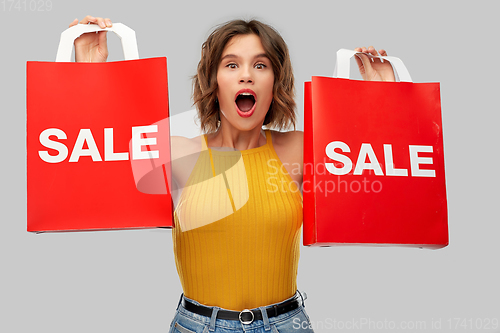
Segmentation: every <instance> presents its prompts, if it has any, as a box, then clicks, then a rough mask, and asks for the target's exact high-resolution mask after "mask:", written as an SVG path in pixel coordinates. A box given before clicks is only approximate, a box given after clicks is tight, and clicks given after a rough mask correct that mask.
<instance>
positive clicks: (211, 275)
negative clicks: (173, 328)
mask: <svg viewBox="0 0 500 333" xmlns="http://www.w3.org/2000/svg"><path fill="white" fill-rule="evenodd" d="M203 139H204V140H202V142H203V150H202V152H201V153H200V155H199V157H198V159H197V161H196V164H195V166H194V169H193V172H192V173H191V175H190V177H189V179H188V182H187V184H186V186H185V188H184V189H183V191H182V194H181V197H180V200H179V203H178V205H177V208H176V210H175V213H174V222H175V227H174V229H173V230H172V238H173V244H174V255H175V263H176V266H177V272H178V274H179V278H180V281H181V284H182V288H183V290H184V295H185V296H186V297H188V298H191V299H194V300H196V301H198V302H200V303H201V304H205V305H208V306H218V307H221V308H224V309H229V310H235V311H241V310H243V309H252V308H256V307H259V306H265V305H269V304H272V303H278V302H281V301H283V300H285V299H287V298H289V297H292V296H293V295H294V293H295V291H296V290H297V283H296V280H297V267H298V261H299V246H300V231H301V226H302V196H301V195H300V192H299V189H298V187H297V185H296V184H295V183H294V182H292V179H291V177H290V176H289V174H288V173H287V171H286V169H285V168H284V166H283V165H282V164H281V162H280V160H279V158H278V155H277V154H276V152H275V151H274V148H273V144H272V139H271V132H270V131H266V139H267V142H266V144H265V145H264V146H261V147H258V148H254V149H248V150H244V151H241V152H234V151H233V152H228V151H219V150H216V149H208V148H207V146H206V138H205V137H204V138H203Z"/></svg>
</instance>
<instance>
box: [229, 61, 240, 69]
mask: <svg viewBox="0 0 500 333" xmlns="http://www.w3.org/2000/svg"><path fill="white" fill-rule="evenodd" d="M226 67H229V68H231V69H235V68H238V65H236V64H235V63H234V62H231V63H229V64H227V65H226Z"/></svg>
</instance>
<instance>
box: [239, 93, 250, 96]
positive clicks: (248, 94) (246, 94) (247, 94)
mask: <svg viewBox="0 0 500 333" xmlns="http://www.w3.org/2000/svg"><path fill="white" fill-rule="evenodd" d="M240 95H243V96H253V95H252V94H250V93H247V92H245V93H241V94H240Z"/></svg>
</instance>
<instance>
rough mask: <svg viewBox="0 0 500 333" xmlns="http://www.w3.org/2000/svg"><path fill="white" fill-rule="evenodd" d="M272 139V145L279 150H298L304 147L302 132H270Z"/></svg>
mask: <svg viewBox="0 0 500 333" xmlns="http://www.w3.org/2000/svg"><path fill="white" fill-rule="evenodd" d="M271 133H272V137H273V145H274V147H275V149H276V148H278V149H280V148H282V149H293V150H295V149H300V150H302V146H303V145H304V132H302V131H288V132H278V131H271Z"/></svg>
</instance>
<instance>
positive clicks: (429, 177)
mask: <svg viewBox="0 0 500 333" xmlns="http://www.w3.org/2000/svg"><path fill="white" fill-rule="evenodd" d="M355 54H356V52H354V51H348V50H340V51H339V52H338V53H337V66H336V71H338V76H337V77H336V78H330V77H312V80H311V82H306V83H305V98H304V103H305V106H304V114H305V120H304V133H305V134H304V184H303V195H304V229H303V232H304V245H319V246H328V245H343V244H358V245H377V244H378V245H402V246H415V247H426V248H440V247H444V246H446V245H448V222H447V200H446V187H445V168H444V152H443V134H442V121H441V107H440V90H439V83H412V81H411V77H410V75H409V73H408V71H407V70H406V67H404V64H403V63H402V62H401V60H400V59H397V58H394V57H381V58H383V59H384V61H390V63H391V65H392V66H393V68H394V69H395V73H396V74H397V75H396V76H399V77H400V78H401V82H367V81H358V80H349V59H350V58H351V57H352V56H354V55H355Z"/></svg>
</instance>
